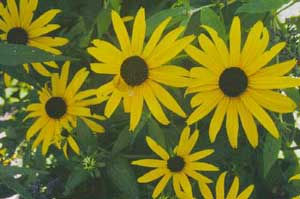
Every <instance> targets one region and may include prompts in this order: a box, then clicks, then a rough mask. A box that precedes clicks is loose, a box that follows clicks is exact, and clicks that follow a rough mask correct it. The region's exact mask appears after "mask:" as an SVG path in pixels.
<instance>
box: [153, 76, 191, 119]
mask: <svg viewBox="0 0 300 199" xmlns="http://www.w3.org/2000/svg"><path fill="white" fill-rule="evenodd" d="M149 85H150V86H151V88H152V91H153V92H154V94H155V96H156V97H157V99H158V100H159V101H160V103H162V104H163V105H164V106H165V107H166V108H167V109H169V110H170V111H173V112H174V113H176V114H177V115H179V116H181V117H186V114H185V112H184V111H183V110H182V108H181V107H180V106H179V104H178V103H177V102H176V100H175V99H174V98H173V97H172V95H170V94H169V92H168V91H166V90H165V89H164V88H163V87H162V86H161V85H159V84H157V83H155V82H153V81H152V82H151V83H150V84H149Z"/></svg>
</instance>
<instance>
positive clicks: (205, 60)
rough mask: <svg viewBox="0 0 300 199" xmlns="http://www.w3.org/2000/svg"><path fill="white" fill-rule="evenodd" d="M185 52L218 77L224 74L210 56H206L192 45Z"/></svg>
mask: <svg viewBox="0 0 300 199" xmlns="http://www.w3.org/2000/svg"><path fill="white" fill-rule="evenodd" d="M184 50H185V52H186V53H187V54H188V55H189V56H190V57H191V58H192V59H193V60H195V61H196V62H197V63H199V64H200V65H202V66H204V67H206V68H207V69H209V70H211V71H212V72H214V73H215V74H216V75H218V74H220V73H221V72H222V70H221V69H220V68H219V67H218V65H217V63H216V62H215V60H214V59H212V58H211V57H210V56H209V55H207V54H205V53H204V52H203V51H202V50H200V49H198V48H196V47H194V46H192V45H188V46H187V47H186V48H185V49H184Z"/></svg>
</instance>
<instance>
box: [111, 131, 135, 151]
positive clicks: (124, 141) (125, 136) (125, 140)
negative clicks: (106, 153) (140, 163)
mask: <svg viewBox="0 0 300 199" xmlns="http://www.w3.org/2000/svg"><path fill="white" fill-rule="evenodd" d="M134 137H135V136H134V135H133V133H132V132H129V130H128V126H127V125H126V126H125V127H124V128H123V130H122V131H121V133H120V134H119V136H118V138H117V140H116V141H115V143H114V145H113V148H112V153H118V152H120V151H122V150H123V149H125V148H126V147H127V146H129V145H130V144H131V143H132V142H133V140H134Z"/></svg>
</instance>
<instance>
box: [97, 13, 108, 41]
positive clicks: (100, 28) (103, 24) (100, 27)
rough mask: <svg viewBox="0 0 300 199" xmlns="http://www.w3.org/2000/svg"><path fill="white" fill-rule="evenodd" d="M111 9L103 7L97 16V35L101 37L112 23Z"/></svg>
mask: <svg viewBox="0 0 300 199" xmlns="http://www.w3.org/2000/svg"><path fill="white" fill-rule="evenodd" d="M110 12H111V10H109V9H102V10H101V11H100V13H99V15H98V16H97V23H96V27H97V36H98V38H101V37H102V35H103V34H104V33H105V32H107V31H108V28H109V26H110V24H111V17H110Z"/></svg>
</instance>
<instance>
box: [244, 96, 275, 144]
mask: <svg viewBox="0 0 300 199" xmlns="http://www.w3.org/2000/svg"><path fill="white" fill-rule="evenodd" d="M241 100H242V102H243V103H244V105H245V106H246V107H247V109H248V111H249V112H251V113H252V114H253V115H254V117H255V118H256V119H257V120H258V121H259V122H260V123H261V125H262V126H263V127H265V128H266V129H267V130H268V131H269V133H271V135H273V136H274V137H275V138H279V132H278V130H277V127H276V126H275V124H274V122H273V120H272V119H271V118H270V116H269V115H268V114H267V113H266V111H265V110H264V109H262V108H261V107H260V106H259V105H258V104H257V103H256V102H255V101H254V100H253V99H252V97H251V96H250V95H248V94H247V93H244V94H243V95H241Z"/></svg>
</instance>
